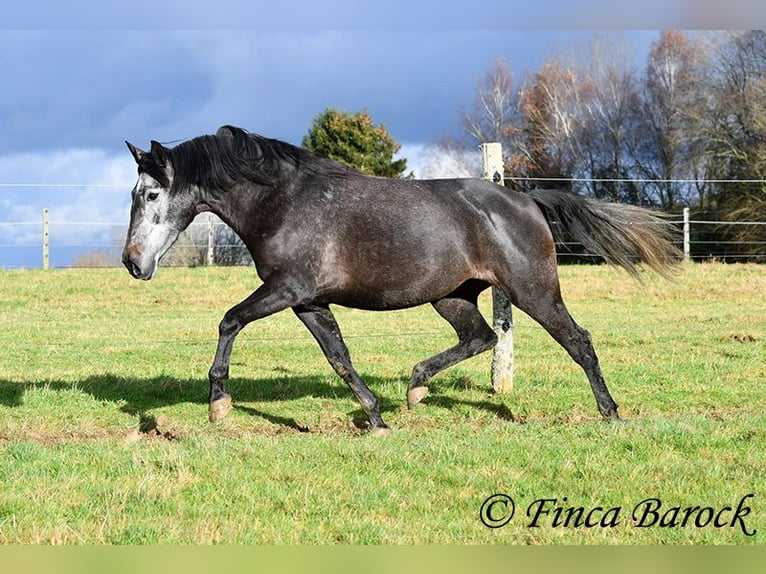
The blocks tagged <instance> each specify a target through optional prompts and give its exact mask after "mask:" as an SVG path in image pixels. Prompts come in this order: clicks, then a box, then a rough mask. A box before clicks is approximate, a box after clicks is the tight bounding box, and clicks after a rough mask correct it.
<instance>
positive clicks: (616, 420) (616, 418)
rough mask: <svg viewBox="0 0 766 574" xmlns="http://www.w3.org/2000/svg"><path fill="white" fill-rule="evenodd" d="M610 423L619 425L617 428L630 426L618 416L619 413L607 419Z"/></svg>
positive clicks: (614, 413)
mask: <svg viewBox="0 0 766 574" xmlns="http://www.w3.org/2000/svg"><path fill="white" fill-rule="evenodd" d="M607 419H608V420H609V422H610V423H612V424H614V425H617V426H625V425H627V424H628V421H627V420H626V419H624V418H622V417H620V415H618V414H617V411H615V412H613V413H612V414H611V415H609V416H608V417H607Z"/></svg>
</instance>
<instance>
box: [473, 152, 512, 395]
mask: <svg viewBox="0 0 766 574" xmlns="http://www.w3.org/2000/svg"><path fill="white" fill-rule="evenodd" d="M481 158H482V165H483V167H484V177H485V178H486V179H489V180H490V181H493V182H495V183H497V184H498V185H503V148H502V145H501V144H499V143H487V144H482V145H481ZM492 328H493V329H494V330H495V334H496V335H497V345H496V346H495V350H494V352H493V354H492V389H493V390H494V391H495V392H496V393H503V392H508V391H510V390H512V389H513V315H512V311H511V302H510V300H509V299H508V297H506V295H505V293H503V292H502V291H500V290H499V289H495V288H492Z"/></svg>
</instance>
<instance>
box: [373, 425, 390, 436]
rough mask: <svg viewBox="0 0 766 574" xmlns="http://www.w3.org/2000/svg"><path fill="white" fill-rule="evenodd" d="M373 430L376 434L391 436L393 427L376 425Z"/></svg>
mask: <svg viewBox="0 0 766 574" xmlns="http://www.w3.org/2000/svg"><path fill="white" fill-rule="evenodd" d="M371 432H372V434H373V435H374V436H381V437H384V436H391V429H390V428H388V427H375V428H373V429H372V431H371Z"/></svg>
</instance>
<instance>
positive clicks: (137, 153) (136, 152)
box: [125, 140, 146, 163]
mask: <svg viewBox="0 0 766 574" xmlns="http://www.w3.org/2000/svg"><path fill="white" fill-rule="evenodd" d="M125 145H127V146H128V149H129V150H130V153H131V154H132V155H133V159H134V160H136V163H141V160H142V159H143V158H144V156H146V152H145V151H143V150H141V149H138V148H137V147H136V146H134V145H133V144H132V143H130V142H129V141H128V140H125Z"/></svg>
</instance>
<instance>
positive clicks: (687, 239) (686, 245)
mask: <svg viewBox="0 0 766 574" xmlns="http://www.w3.org/2000/svg"><path fill="white" fill-rule="evenodd" d="M690 258H691V237H690V231H689V208H688V207H684V261H689V259H690Z"/></svg>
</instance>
